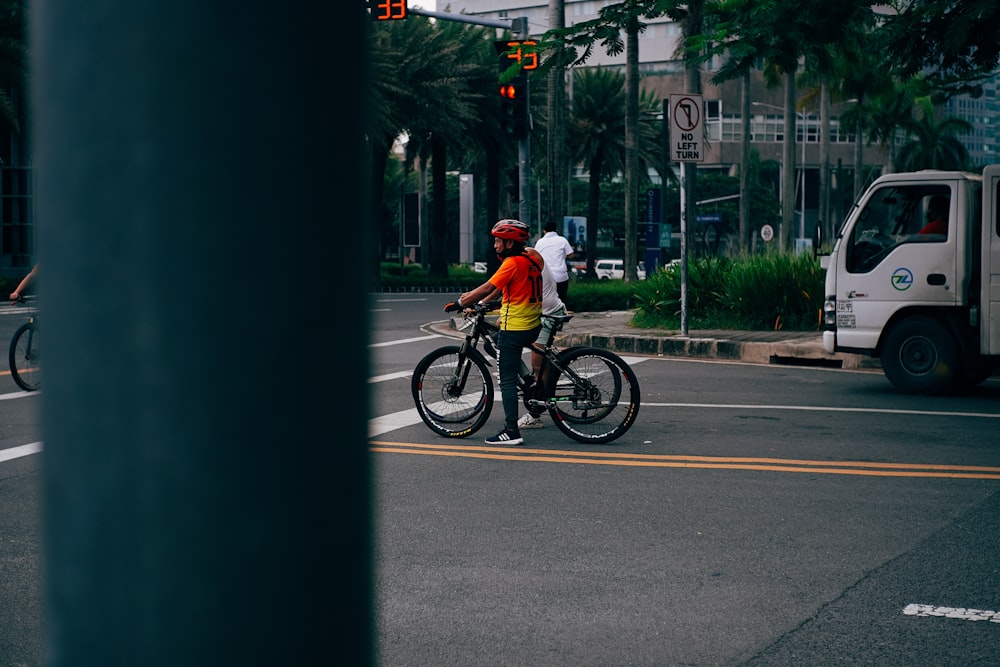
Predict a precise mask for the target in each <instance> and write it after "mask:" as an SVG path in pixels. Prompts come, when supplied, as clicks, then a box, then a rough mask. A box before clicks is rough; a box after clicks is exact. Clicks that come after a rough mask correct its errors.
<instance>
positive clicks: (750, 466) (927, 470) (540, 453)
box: [369, 441, 1000, 480]
mask: <svg viewBox="0 0 1000 667" xmlns="http://www.w3.org/2000/svg"><path fill="white" fill-rule="evenodd" d="M369 444H370V445H371V451H373V452H379V453H392V454H417V455H424V456H456V457H461V458H473V459H493V460H500V461H532V462H546V463H577V464H583V465H615V466H629V467H643V468H697V469H721V470H766V471H771V472H806V473H813V474H822V475H866V476H874V477H935V478H951V479H996V480H1000V467H991V466H965V465H942V464H933V463H930V464H929V463H875V462H871V461H810V460H807V459H777V458H754V457H734V456H680V455H668V454H662V455H661V454H625V453H621V452H587V453H581V452H578V451H560V450H549V449H522V448H520V447H519V448H517V449H516V450H512V449H511V448H509V447H487V446H478V445H432V444H425V443H407V442H385V441H370V443H369Z"/></svg>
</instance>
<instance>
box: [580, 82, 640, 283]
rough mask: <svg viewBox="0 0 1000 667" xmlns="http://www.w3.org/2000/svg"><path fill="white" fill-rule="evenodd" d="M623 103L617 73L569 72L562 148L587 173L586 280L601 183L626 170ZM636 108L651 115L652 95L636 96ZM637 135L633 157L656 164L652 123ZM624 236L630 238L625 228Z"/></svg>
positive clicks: (591, 271) (594, 249)
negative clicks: (569, 92) (568, 112)
mask: <svg viewBox="0 0 1000 667" xmlns="http://www.w3.org/2000/svg"><path fill="white" fill-rule="evenodd" d="M625 105H626V92H625V77H624V76H623V75H622V73H621V72H620V71H617V70H612V69H606V68H581V69H577V70H575V71H574V74H573V106H572V112H571V117H570V122H569V125H568V128H567V145H568V147H569V150H570V153H571V157H572V159H573V160H574V161H578V162H583V163H584V164H586V165H587V169H588V171H589V174H590V180H589V182H588V191H587V192H588V195H587V275H588V276H590V277H595V274H594V258H595V256H596V253H597V232H598V229H599V228H600V227H601V225H602V221H601V214H600V199H601V185H602V183H603V182H604V181H605V180H606V179H607V178H609V177H612V176H616V175H619V174H621V173H622V172H623V171H624V169H625V161H626V152H627V146H626V142H625V117H624V116H625V114H624V111H625ZM639 108H640V110H641V111H642V112H647V113H650V114H654V113H656V112H657V111H658V109H659V101H658V100H657V98H656V95H655V93H653V92H651V91H644V92H643V93H642V94H641V95H640V100H639ZM639 131H640V132H641V133H642V134H643V139H642V140H641V141H640V142H638V143H639V148H638V150H637V151H636V155H637V158H638V161H639V164H640V165H642V166H643V167H647V168H648V166H649V165H656V164H657V163H658V159H659V158H658V155H657V150H656V147H657V146H658V145H659V142H658V132H659V130H658V127H657V126H656V125H653V124H650V123H643V124H641V126H640V130H639ZM641 170H642V169H641V168H639V169H637V171H641ZM626 206H627V203H626ZM625 234H626V235H627V234H629V229H628V225H627V224H626V228H625ZM634 235H635V233H634V231H633V236H634ZM627 242H628V240H627V238H626V243H627ZM633 243H635V241H634V240H633ZM634 270H635V269H634V267H633V271H634Z"/></svg>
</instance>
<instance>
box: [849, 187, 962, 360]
mask: <svg viewBox="0 0 1000 667" xmlns="http://www.w3.org/2000/svg"><path fill="white" fill-rule="evenodd" d="M956 190H957V188H956V187H954V184H952V183H947V182H941V181H934V182H919V183H912V182H911V183H886V184H884V185H882V186H879V187H878V188H877V189H876V190H874V191H873V192H872V193H871V195H870V196H869V197H868V199H867V200H866V202H865V204H864V207H863V208H862V209H861V210H860V211H859V213H858V216H857V217H856V218H855V222H854V225H853V227H850V228H849V229H847V230H845V236H844V238H842V239H841V245H842V250H843V252H840V253H839V254H838V258H837V261H838V262H839V263H841V266H840V267H838V269H839V270H838V272H837V275H838V280H837V311H838V312H837V339H838V340H837V342H838V345H840V346H842V347H848V348H859V349H873V348H875V346H876V344H877V342H878V339H879V335H880V333H881V332H882V330H883V327H884V325H885V324H886V322H888V320H889V319H890V318H891V317H892V315H893V313H895V312H897V311H898V310H899V309H901V308H904V307H908V306H912V305H918V304H919V305H930V306H947V305H954V304H956V303H957V302H959V300H961V299H963V298H964V297H965V295H964V290H965V285H964V284H963V281H962V280H960V279H959V270H963V269H964V268H965V267H964V263H963V266H961V267H960V266H959V265H958V262H957V261H956V260H957V257H958V256H959V251H960V250H961V249H964V247H965V245H966V244H967V243H968V240H967V239H965V238H964V236H963V234H962V233H961V230H964V229H966V227H965V226H964V225H956V224H952V221H955V220H957V219H958V218H957V215H958V211H959V210H964V209H965V207H964V206H962V207H959V206H958V204H957V202H956V199H957V197H956V196H955V191H956ZM941 197H945V198H947V202H944V201H943V200H942V199H941ZM935 205H937V206H941V205H943V206H944V207H945V208H946V209H947V215H948V224H947V229H945V230H944V231H945V233H944V234H938V233H921V231H922V230H924V228H925V227H926V226H927V223H928V216H929V214H931V213H932V211H933V208H934V206H935ZM932 217H933V216H932Z"/></svg>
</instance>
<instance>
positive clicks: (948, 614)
mask: <svg viewBox="0 0 1000 667" xmlns="http://www.w3.org/2000/svg"><path fill="white" fill-rule="evenodd" d="M903 615H904V616H928V617H929V616H938V617H941V618H958V619H961V620H963V621H989V622H990V623H1000V611H990V610H983V609H966V608H965V607H935V606H934V605H932V604H908V605H906V606H905V607H904V608H903Z"/></svg>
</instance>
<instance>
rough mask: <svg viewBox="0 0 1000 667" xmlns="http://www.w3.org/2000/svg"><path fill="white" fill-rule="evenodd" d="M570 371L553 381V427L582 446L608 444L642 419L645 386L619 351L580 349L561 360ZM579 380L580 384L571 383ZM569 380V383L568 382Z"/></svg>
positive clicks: (550, 383) (550, 393) (550, 384)
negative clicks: (585, 444) (643, 388)
mask: <svg viewBox="0 0 1000 667" xmlns="http://www.w3.org/2000/svg"><path fill="white" fill-rule="evenodd" d="M559 366H560V367H561V368H562V369H563V370H564V372H561V373H560V372H558V370H557V369H553V370H557V372H556V373H553V374H552V376H551V377H550V378H549V381H548V387H547V389H548V396H549V398H548V407H549V415H550V416H551V417H552V422H553V423H554V424H555V425H556V427H557V428H558V429H559V430H560V431H562V432H563V433H564V434H565V435H567V436H569V437H570V438H572V439H574V440H576V441H577V442H582V443H590V444H604V443H607V442H611V441H613V440H616V439H618V438H620V437H621V436H623V435H624V434H625V433H626V432H627V431H628V430H629V429H630V428H632V424H634V423H635V420H636V418H637V417H638V416H639V404H640V391H639V381H638V379H637V378H636V376H635V372H634V371H633V370H632V368H631V367H630V366H629V365H628V364H627V363H625V361H624V360H623V359H622V358H621V357H619V356H618V355H617V354H615V353H614V352H610V351H608V350H601V349H597V348H591V347H575V348H571V349H569V350H566V351H564V352H562V353H561V354H560V355H559ZM573 375H575V376H577V377H579V378H580V380H579V381H576V380H570V378H571V377H572V376H573ZM567 380H568V381H567Z"/></svg>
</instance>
